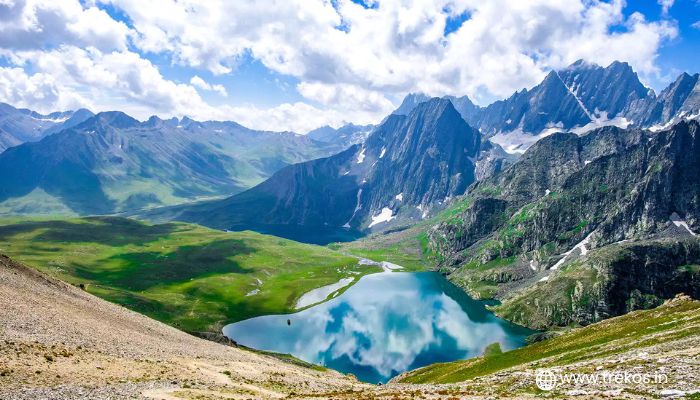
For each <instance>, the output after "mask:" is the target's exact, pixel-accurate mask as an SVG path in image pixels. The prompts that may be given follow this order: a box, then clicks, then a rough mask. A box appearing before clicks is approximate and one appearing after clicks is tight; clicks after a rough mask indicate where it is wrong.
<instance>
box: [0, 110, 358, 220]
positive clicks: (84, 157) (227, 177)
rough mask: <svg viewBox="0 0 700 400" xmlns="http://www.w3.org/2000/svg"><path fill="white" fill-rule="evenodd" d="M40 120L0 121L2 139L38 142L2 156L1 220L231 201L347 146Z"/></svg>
mask: <svg viewBox="0 0 700 400" xmlns="http://www.w3.org/2000/svg"><path fill="white" fill-rule="evenodd" d="M36 115H37V114H34V113H28V112H25V111H22V110H16V112H14V113H13V114H11V115H9V116H6V117H5V119H4V120H5V121H6V123H5V124H4V125H3V126H5V127H7V128H8V129H6V130H5V131H6V132H17V131H21V130H22V129H29V130H28V132H35V133H36V134H35V135H34V136H31V135H29V134H26V135H24V136H21V135H19V134H13V136H12V137H13V138H15V139H16V140H17V141H21V140H25V141H26V143H22V144H20V145H18V146H16V147H11V148H9V149H7V150H5V151H4V152H2V153H1V154H0V171H2V174H0V213H33V214H51V213H52V214H56V213H59V214H82V215H84V214H104V213H112V212H118V211H128V210H135V209H141V208H147V207H152V206H162V205H169V204H178V203H183V202H187V201H193V200H197V199H201V198H206V197H215V196H225V195H231V194H234V193H236V192H240V191H242V190H244V189H247V188H249V187H252V186H254V185H256V184H258V183H260V182H261V181H263V180H264V179H266V178H267V177H269V176H270V175H272V174H273V173H274V172H275V171H277V170H279V169H280V168H283V167H284V166H286V165H290V164H294V163H298V162H301V161H305V160H309V159H313V158H317V157H321V156H326V155H329V154H333V153H336V152H337V151H339V150H340V149H342V148H343V146H344V145H342V144H341V145H338V144H333V143H322V142H318V141H315V140H313V139H311V138H309V137H306V136H302V135H297V134H294V133H290V132H262V131H254V130H251V129H248V128H245V127H243V126H241V125H239V124H237V123H235V122H216V121H208V122H198V121H194V120H192V119H189V118H187V117H185V118H182V119H179V120H178V119H170V120H162V119H160V118H158V117H155V116H154V117H151V118H150V119H149V120H147V121H145V122H140V121H137V120H136V119H134V118H132V117H130V116H128V115H126V114H124V113H121V112H104V113H99V114H97V115H94V116H93V115H92V114H91V113H89V112H87V111H78V112H75V113H65V114H62V115H61V116H57V115H53V114H52V116H53V117H54V119H52V120H51V121H54V122H47V121H46V118H38V117H36ZM59 117H60V118H59ZM79 117H80V118H82V117H88V118H87V119H84V120H83V121H81V122H80V123H77V120H78V119H79ZM58 120H64V122H62V123H61V125H58V123H57V122H55V121H58ZM9 128H12V129H9ZM20 128H21V129H20ZM59 129H62V130H60V131H59V132H55V131H58V130H59ZM42 136H43V137H42ZM8 137H9V135H8Z"/></svg>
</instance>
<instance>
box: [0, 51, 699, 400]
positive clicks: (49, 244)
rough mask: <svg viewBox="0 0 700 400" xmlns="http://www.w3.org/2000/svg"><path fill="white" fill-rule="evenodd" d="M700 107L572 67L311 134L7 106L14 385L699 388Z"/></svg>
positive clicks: (290, 390)
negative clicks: (628, 381) (566, 378)
mask: <svg viewBox="0 0 700 400" xmlns="http://www.w3.org/2000/svg"><path fill="white" fill-rule="evenodd" d="M698 93H700V81H698V75H697V74H695V75H690V74H685V73H684V74H682V75H680V76H679V77H678V78H677V79H676V80H675V81H674V82H673V83H671V84H670V85H668V86H667V87H666V88H665V89H663V90H662V91H660V92H659V94H658V95H657V94H656V92H654V91H653V90H651V89H649V88H647V87H646V86H645V85H644V84H642V81H641V80H640V78H639V76H638V75H637V73H636V72H635V71H634V70H633V69H632V67H631V66H630V64H628V63H625V62H617V61H616V62H612V63H610V64H609V65H608V66H607V67H601V66H598V65H595V64H592V63H588V62H585V61H577V62H575V63H573V64H571V65H569V66H568V67H565V68H559V69H552V70H550V71H548V73H547V74H546V75H544V77H543V79H542V80H541V81H540V82H539V83H538V84H536V85H534V86H532V87H530V88H529V89H522V90H520V91H516V92H515V93H513V94H512V95H511V96H509V97H507V98H503V99H501V100H496V101H494V102H492V103H490V104H488V105H485V106H479V105H476V104H475V103H473V102H472V101H471V100H470V99H469V97H467V96H462V97H457V96H452V95H445V96H442V97H432V96H428V95H425V94H422V93H412V94H408V95H407V96H405V97H404V99H403V102H402V103H401V105H400V106H399V107H398V108H396V109H395V110H394V111H393V112H392V113H391V114H389V115H387V116H386V117H385V118H384V119H382V120H381V121H380V122H378V123H377V124H376V125H374V124H372V125H359V124H358V125H355V124H353V123H346V124H345V125H342V126H339V127H331V126H322V127H320V128H317V129H313V130H311V131H310V132H308V133H307V134H306V135H302V134H297V133H294V132H287V131H282V132H272V131H264V130H255V129H249V128H247V127H244V126H243V125H240V124H238V123H236V122H233V121H211V120H210V121H196V120H194V119H191V118H189V117H186V116H182V117H179V118H171V119H161V118H160V117H158V116H152V117H150V118H148V119H147V120H145V121H140V120H138V119H135V118H133V117H131V116H130V115H128V114H126V113H124V112H121V111H107V112H105V111H102V112H98V113H96V114H93V113H92V112H90V111H87V110H85V109H79V110H77V111H74V112H73V111H67V112H59V113H50V114H41V113H38V112H34V111H31V110H28V109H19V108H15V107H12V106H9V105H4V104H0V106H1V107H0V133H2V136H0V139H2V141H0V254H3V256H2V258H0V264H2V265H1V267H2V268H1V269H0V290H1V291H2V292H3V299H2V301H3V303H2V304H0V305H1V306H3V307H4V309H5V310H7V311H6V312H5V313H4V314H3V318H2V320H0V339H2V341H0V352H2V355H3V359H2V361H0V373H1V375H0V397H2V398H5V397H7V398H11V399H14V398H32V397H42V396H44V395H47V394H49V395H51V394H52V393H53V394H56V393H58V394H57V396H58V397H59V398H81V396H82V397H84V396H93V395H94V397H97V398H110V397H116V398H121V397H145V398H158V399H166V400H172V399H178V398H183V399H188V398H212V399H216V398H248V397H252V398H377V399H381V398H387V399H389V398H391V399H393V398H416V397H418V398H452V397H456V398H470V397H474V398H491V397H497V398H500V397H512V398H532V397H533V396H549V397H568V396H585V397H586V398H589V397H590V398H596V397H600V398H605V397H623V398H648V397H659V396H660V397H687V398H693V396H697V395H698V393H700V387H698V385H697V380H696V379H694V378H693V377H694V376H696V374H697V372H699V371H698V369H699V367H698V363H697V359H698V357H700V354H698V349H697V348H696V347H697V346H695V345H694V343H695V342H696V341H697V339H698V337H697V336H698V334H697V331H698V329H697V328H698V326H697V325H698V310H699V309H700V308H699V307H698V301H697V299H698V298H700V237H699V236H698V234H699V233H700V185H698V177H699V176H700V122H698V115H700V102H698V99H699V98H700V97H698ZM52 298H55V301H52V300H51V299H52ZM125 337H126V338H128V340H127V339H125ZM132 338H133V339H132ZM542 368H547V369H551V368H553V369H555V370H557V371H558V372H561V373H586V374H595V373H599V372H600V371H606V372H611V373H629V372H630V371H636V373H648V374H654V373H658V372H659V371H661V372H663V373H668V374H672V375H673V377H672V378H671V380H670V381H668V382H665V383H664V384H663V385H660V384H645V385H642V386H640V387H633V386H631V385H622V386H620V385H617V386H615V385H608V386H605V387H601V386H600V385H597V386H596V384H595V383H591V382H588V383H581V382H574V383H571V382H560V383H561V385H560V386H559V387H558V388H557V389H556V390H554V391H553V392H551V393H545V392H548V391H549V390H548V389H542V387H541V386H539V383H538V381H537V379H536V377H535V375H536V372H537V371H538V370H539V369H542ZM96 371H100V372H96ZM540 383H541V382H540ZM86 390H87V391H88V392H86ZM86 393H88V394H86Z"/></svg>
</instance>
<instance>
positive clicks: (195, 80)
mask: <svg viewBox="0 0 700 400" xmlns="http://www.w3.org/2000/svg"><path fill="white" fill-rule="evenodd" d="M190 84H191V85H193V86H196V87H198V88H200V89H202V90H208V91H210V92H217V93H219V94H220V95H222V96H224V97H226V96H228V93H227V92H226V88H225V87H224V86H223V85H210V84H209V83H207V82H206V81H205V80H204V79H202V78H201V77H199V76H197V75H195V76H193V77H192V79H190Z"/></svg>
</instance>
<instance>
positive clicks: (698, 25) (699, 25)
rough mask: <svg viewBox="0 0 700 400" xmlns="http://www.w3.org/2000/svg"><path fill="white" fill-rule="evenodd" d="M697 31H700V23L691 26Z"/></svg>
mask: <svg viewBox="0 0 700 400" xmlns="http://www.w3.org/2000/svg"><path fill="white" fill-rule="evenodd" d="M691 26H692V27H693V28H695V29H700V21H698V22H695V23H694V24H692V25H691Z"/></svg>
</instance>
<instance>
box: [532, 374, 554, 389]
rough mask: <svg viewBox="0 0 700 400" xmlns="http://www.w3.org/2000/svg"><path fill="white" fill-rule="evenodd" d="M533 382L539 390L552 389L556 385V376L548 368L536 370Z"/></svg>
mask: <svg viewBox="0 0 700 400" xmlns="http://www.w3.org/2000/svg"><path fill="white" fill-rule="evenodd" d="M535 384H537V387H538V388H540V390H547V391H549V390H552V389H554V387H555V386H557V376H556V375H554V372H552V371H549V370H546V369H545V370H538V371H537V374H536V375H535Z"/></svg>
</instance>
